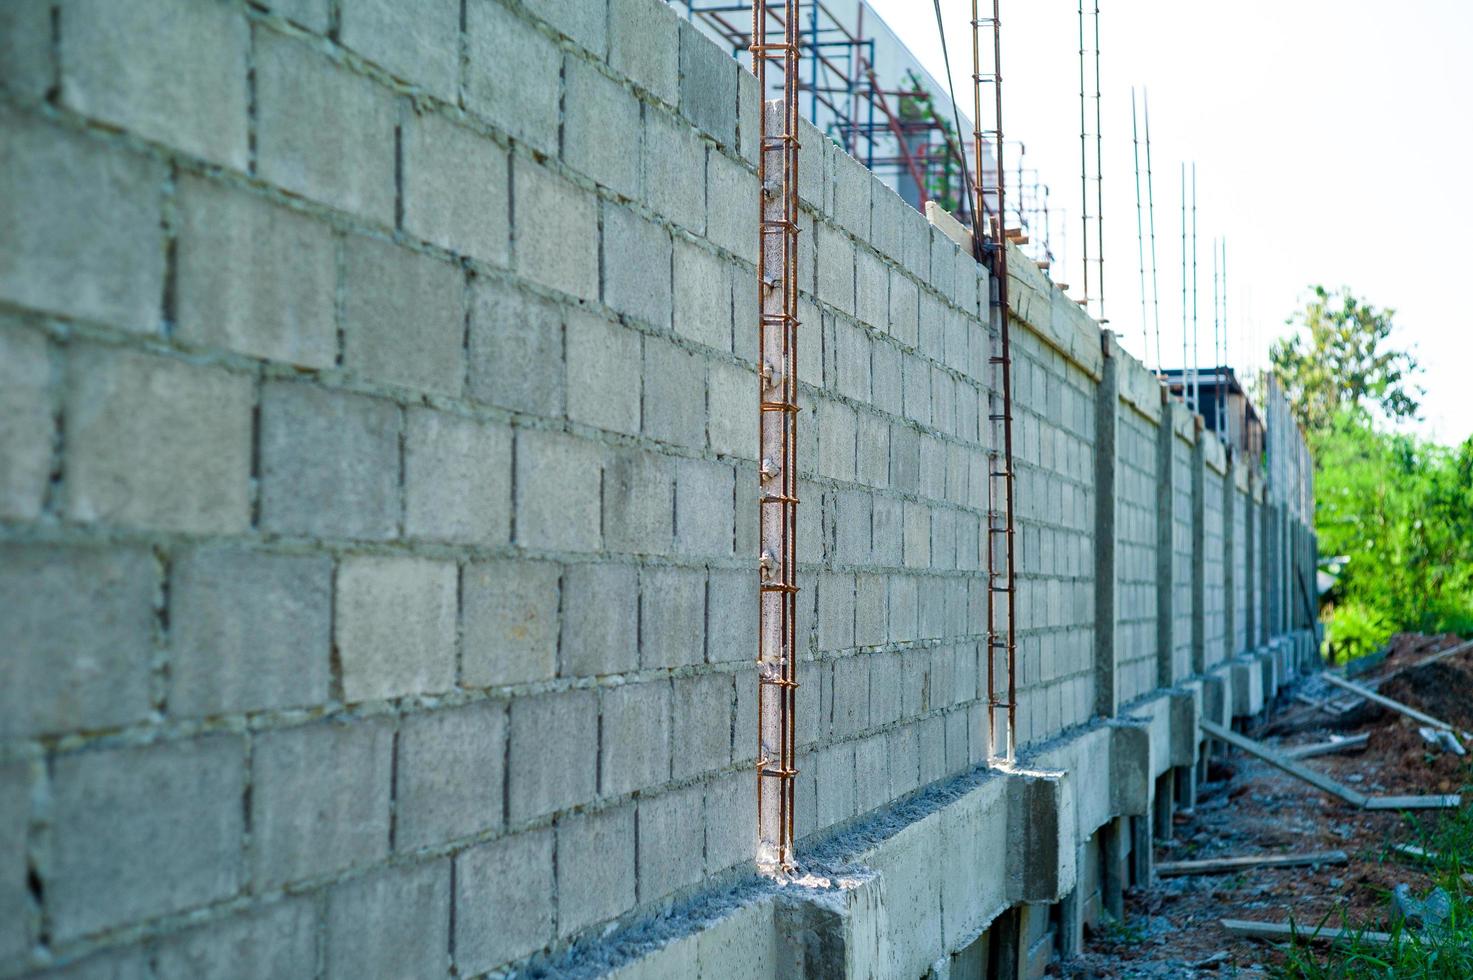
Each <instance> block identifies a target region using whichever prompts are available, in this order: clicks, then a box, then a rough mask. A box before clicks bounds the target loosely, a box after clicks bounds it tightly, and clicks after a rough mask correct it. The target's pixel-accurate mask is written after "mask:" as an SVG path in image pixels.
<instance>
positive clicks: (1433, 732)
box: [1417, 725, 1468, 755]
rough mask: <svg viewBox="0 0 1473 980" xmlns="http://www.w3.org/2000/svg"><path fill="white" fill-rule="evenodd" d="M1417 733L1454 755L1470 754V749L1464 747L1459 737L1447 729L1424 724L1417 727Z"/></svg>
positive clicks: (1423, 739)
mask: <svg viewBox="0 0 1473 980" xmlns="http://www.w3.org/2000/svg"><path fill="white" fill-rule="evenodd" d="M1417 734H1418V735H1420V736H1422V741H1424V742H1426V743H1427V744H1428V745H1431V746H1432V747H1434V748H1438V749H1441V750H1443V751H1444V752H1451V753H1452V754H1453V755H1467V754H1468V750H1467V749H1465V748H1463V743H1462V742H1460V741H1458V737H1457V736H1456V735H1454V734H1453V733H1452V732H1450V731H1447V730H1445V729H1441V728H1432V727H1431V726H1428V725H1423V726H1421V727H1420V728H1418V729H1417Z"/></svg>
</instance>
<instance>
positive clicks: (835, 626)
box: [818, 572, 855, 651]
mask: <svg viewBox="0 0 1473 980" xmlns="http://www.w3.org/2000/svg"><path fill="white" fill-rule="evenodd" d="M854 596H855V592H854V576H853V575H848V574H832V573H828V572H825V573H822V574H820V575H819V577H818V648H819V650H821V651H831V650H845V649H848V648H849V647H851V646H853V645H854Z"/></svg>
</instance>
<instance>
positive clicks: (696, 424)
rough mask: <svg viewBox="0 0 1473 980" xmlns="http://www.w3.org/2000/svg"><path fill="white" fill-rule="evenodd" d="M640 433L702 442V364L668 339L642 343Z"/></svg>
mask: <svg viewBox="0 0 1473 980" xmlns="http://www.w3.org/2000/svg"><path fill="white" fill-rule="evenodd" d="M643 380H644V382H645V398H644V434H645V435H647V436H649V437H650V438H651V439H657V440H659V441H660V442H668V443H673V444H674V445H677V446H684V447H687V448H691V449H694V448H699V447H702V446H704V445H705V442H706V365H705V364H704V363H702V361H701V359H700V358H698V357H696V356H695V355H694V354H691V353H689V352H688V351H686V350H684V349H683V348H680V347H676V346H675V345H674V344H671V343H669V342H668V341H665V340H662V339H659V338H656V337H647V338H645V342H644V372H643Z"/></svg>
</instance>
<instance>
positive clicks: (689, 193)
mask: <svg viewBox="0 0 1473 980" xmlns="http://www.w3.org/2000/svg"><path fill="white" fill-rule="evenodd" d="M641 2H644V0H641ZM706 152H707V151H706V144H705V143H704V142H702V140H701V138H700V137H699V136H698V135H697V134H696V131H695V130H694V129H692V128H691V127H690V126H689V125H688V124H687V123H686V122H685V120H683V119H680V118H679V117H677V116H672V115H670V114H669V113H666V112H661V111H660V110H659V109H656V108H654V107H653V106H648V105H647V106H645V107H644V150H643V159H644V182H643V194H644V202H645V204H647V205H648V206H649V207H650V209H651V210H653V211H654V212H656V213H657V214H660V215H663V216H664V217H666V218H668V219H669V220H670V221H672V222H674V223H675V224H677V225H679V226H680V227H682V228H684V229H685V230H687V231H689V232H691V233H693V234H697V235H699V234H704V232H705V230H706ZM753 207H754V208H755V207H756V202H753Z"/></svg>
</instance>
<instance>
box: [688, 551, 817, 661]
mask: <svg viewBox="0 0 1473 980" xmlns="http://www.w3.org/2000/svg"><path fill="white" fill-rule="evenodd" d="M757 595H758V593H757V573H756V571H755V570H748V569H744V568H736V569H720V568H713V569H711V573H710V581H709V584H708V586H707V589H706V660H707V662H708V663H713V664H716V663H732V662H736V661H741V660H750V659H751V658H752V657H754V656H755V655H756V654H755V648H756V643H755V641H754V640H753V636H754V632H753V631H754V630H755V629H756V628H757ZM801 601H802V600H801V597H800V603H801Z"/></svg>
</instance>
